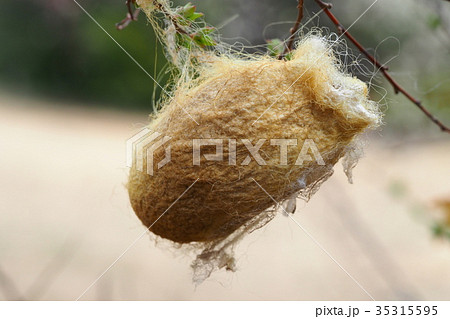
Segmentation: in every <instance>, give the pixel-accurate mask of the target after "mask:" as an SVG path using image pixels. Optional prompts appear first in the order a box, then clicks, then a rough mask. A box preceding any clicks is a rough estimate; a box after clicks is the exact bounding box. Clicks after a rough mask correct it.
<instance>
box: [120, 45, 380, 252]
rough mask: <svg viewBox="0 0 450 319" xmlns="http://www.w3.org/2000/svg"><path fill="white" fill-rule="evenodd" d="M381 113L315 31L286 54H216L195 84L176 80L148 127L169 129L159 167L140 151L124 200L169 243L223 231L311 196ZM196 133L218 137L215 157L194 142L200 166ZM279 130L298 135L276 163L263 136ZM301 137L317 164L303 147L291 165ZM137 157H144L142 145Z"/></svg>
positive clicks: (273, 136) (216, 236) (276, 152)
mask: <svg viewBox="0 0 450 319" xmlns="http://www.w3.org/2000/svg"><path fill="white" fill-rule="evenodd" d="M380 118H381V116H380V114H379V112H378V109H377V106H376V104H375V103H374V102H372V101H370V100H369V98H368V90H367V86H366V85H365V84H364V83H363V82H361V81H360V80H358V79H356V78H353V77H351V76H350V75H347V74H344V73H343V72H341V71H340V68H339V66H338V63H337V60H336V58H335V57H334V55H333V53H332V50H331V49H330V48H329V47H328V43H327V41H326V40H324V39H322V38H321V37H318V36H310V37H307V38H306V39H305V40H303V41H302V42H300V43H299V44H298V46H297V49H296V50H295V51H294V52H293V58H292V60H290V61H279V60H276V59H274V58H268V57H262V58H260V59H258V60H243V59H233V58H230V57H215V58H214V61H213V62H211V63H210V65H209V66H208V67H205V68H204V70H202V71H201V74H200V77H199V78H198V79H197V80H196V84H194V85H188V84H184V85H179V87H177V88H176V90H175V93H174V98H173V99H172V100H171V101H170V102H168V103H167V104H166V105H164V106H163V107H162V109H161V111H160V112H159V113H158V114H157V115H156V118H155V119H154V120H153V121H152V122H151V123H150V125H149V126H148V128H149V129H150V130H151V131H154V132H158V133H161V135H162V136H167V137H170V141H169V142H167V145H170V150H171V161H170V162H169V163H167V164H166V165H165V166H163V167H162V168H158V167H157V165H156V164H157V163H159V162H160V161H162V160H163V159H164V158H165V155H166V153H165V149H164V148H163V147H160V148H158V149H157V150H156V151H155V153H154V154H153V165H154V169H153V175H149V174H148V173H147V167H146V165H147V163H148V161H146V160H144V163H145V164H144V167H143V170H142V171H140V170H137V169H136V166H133V167H132V168H131V171H130V177H129V183H128V190H129V195H130V200H131V204H132V207H133V209H134V211H135V212H136V215H137V216H138V217H139V218H140V220H141V221H142V223H143V224H144V225H145V226H146V227H150V226H151V228H150V231H152V232H153V233H155V234H156V235H159V236H161V237H163V238H167V239H170V240H172V241H174V242H177V243H191V242H213V241H217V240H221V239H224V238H226V237H227V236H229V235H230V234H232V233H233V232H234V231H236V230H237V229H238V228H239V227H241V226H243V225H246V224H247V223H249V222H250V221H251V220H252V219H254V218H255V217H257V216H258V215H259V214H261V213H263V212H265V211H267V210H268V209H271V208H273V207H275V206H276V203H281V202H283V201H285V200H287V199H289V198H291V197H292V196H296V195H298V194H299V195H300V196H303V197H308V196H309V195H311V194H312V193H313V192H314V191H316V190H317V188H318V186H319V185H320V183H321V182H323V181H324V180H325V179H326V178H328V177H329V176H330V175H331V174H332V167H333V166H334V165H335V164H336V162H337V161H338V160H339V159H340V158H341V157H342V156H344V155H345V154H346V153H347V152H348V150H349V147H350V145H352V143H353V142H354V139H355V137H356V136H357V135H359V134H360V133H362V132H363V131H365V130H366V129H367V128H374V127H376V126H378V125H379V123H380ZM198 139H216V140H218V139H220V140H222V141H223V154H224V155H223V158H222V159H220V158H218V159H215V160H207V159H206V158H205V155H207V154H216V146H214V145H209V146H202V147H201V148H200V150H201V154H200V155H201V156H200V165H194V164H193V143H194V142H193V141H194V140H198ZM262 139H263V140H265V142H264V143H263V144H262V146H261V147H260V148H259V150H258V154H259V155H260V157H261V159H262V160H263V161H264V164H265V165H263V164H262V162H261V161H259V163H258V161H257V160H256V159H255V158H254V157H253V156H252V154H251V153H250V152H249V150H248V148H247V146H248V145H256V144H257V142H258V141H261V140H262ZM280 139H289V140H295V141H296V145H292V144H293V143H291V145H289V146H288V152H287V158H286V159H284V162H283V158H282V155H281V152H280V145H276V143H275V145H274V144H273V143H272V142H271V141H273V140H280ZM233 141H235V142H233ZM305 141H313V142H314V145H315V147H316V149H317V150H318V152H319V154H320V156H321V158H322V159H323V162H322V163H319V162H320V161H318V160H317V158H316V157H315V156H313V155H314V154H312V152H309V153H308V154H309V155H310V160H305V161H303V162H302V163H301V165H299V163H298V157H299V154H300V153H301V151H302V147H303V146H304V145H305ZM154 142H155V141H154ZM154 142H152V143H154ZM152 143H150V144H149V145H148V147H151V145H152ZM233 143H235V145H234V144H233ZM249 143H251V144H249ZM234 147H235V150H236V151H235V154H236V156H235V161H234V160H233V158H231V159H230V157H231V156H230V153H231V151H233V150H234ZM136 156H143V157H144V158H145V159H146V155H145V152H142V153H137V154H136ZM249 158H250V161H249ZM230 163H231V164H230ZM234 163H235V164H234ZM196 180H197V182H195V181H196ZM194 182H195V183H194ZM193 183H194V185H193V186H192V187H191V188H190V189H189V190H188V191H186V189H187V188H188V187H189V186H191V185H192V184H193ZM185 191H186V193H185V194H184V195H183V196H181V197H180V198H179V196H180V195H181V194H183V192H185ZM269 195H270V196H269ZM178 198H179V199H178ZM177 199H178V200H177ZM162 214H163V215H162ZM161 215H162V216H161Z"/></svg>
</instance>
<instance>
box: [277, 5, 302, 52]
mask: <svg viewBox="0 0 450 319" xmlns="http://www.w3.org/2000/svg"><path fill="white" fill-rule="evenodd" d="M297 2H298V4H297V9H298V15H297V20H296V21H295V24H294V26H293V27H292V28H291V30H290V33H291V35H290V37H289V42H288V44H287V45H286V46H285V48H284V51H283V53H282V54H280V55H279V56H278V60H282V59H283V58H284V57H285V56H286V54H287V53H289V52H291V51H292V48H293V46H294V41H295V33H296V32H297V30H298V28H299V27H300V22H301V21H302V19H303V0H297Z"/></svg>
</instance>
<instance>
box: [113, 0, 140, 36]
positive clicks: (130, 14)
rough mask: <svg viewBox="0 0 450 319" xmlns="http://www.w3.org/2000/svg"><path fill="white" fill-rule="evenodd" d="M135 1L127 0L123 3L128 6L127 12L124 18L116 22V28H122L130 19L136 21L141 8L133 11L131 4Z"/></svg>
mask: <svg viewBox="0 0 450 319" xmlns="http://www.w3.org/2000/svg"><path fill="white" fill-rule="evenodd" d="M135 3H136V0H127V2H126V3H125V4H126V6H127V8H128V13H127V16H126V17H125V19H123V20H122V21H120V22H119V23H116V28H117V30H123V29H125V28H126V27H127V26H128V25H129V24H130V23H131V22H132V21H137V18H138V16H139V13H140V12H141V9H136V10H134V11H133V8H132V6H133V4H135Z"/></svg>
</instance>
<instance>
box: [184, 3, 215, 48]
mask: <svg viewBox="0 0 450 319" xmlns="http://www.w3.org/2000/svg"><path fill="white" fill-rule="evenodd" d="M196 10H197V7H196V6H195V5H193V4H192V3H190V2H189V3H187V4H186V5H185V6H183V7H178V8H177V9H176V10H175V13H176V15H175V19H176V22H177V23H178V24H179V25H180V26H181V27H190V26H191V25H192V24H193V23H196V22H199V21H198V19H200V18H202V17H203V16H204V14H203V13H201V12H197V11H196ZM214 31H215V28H213V27H209V26H203V27H201V28H199V29H197V30H196V31H195V32H193V33H180V32H179V33H178V38H179V44H180V45H181V46H183V47H186V48H191V47H192V44H195V45H197V46H200V47H201V48H205V47H208V46H214V45H216V44H217V42H216V41H214V39H213V37H212V33H213V32H214Z"/></svg>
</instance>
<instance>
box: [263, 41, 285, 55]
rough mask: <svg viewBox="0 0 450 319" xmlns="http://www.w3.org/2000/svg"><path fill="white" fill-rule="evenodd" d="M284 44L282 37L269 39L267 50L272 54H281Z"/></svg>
mask: <svg viewBox="0 0 450 319" xmlns="http://www.w3.org/2000/svg"><path fill="white" fill-rule="evenodd" d="M283 49H284V45H283V41H281V40H280V39H271V40H268V41H267V51H268V52H269V55H270V56H279V55H280V54H281V53H283Z"/></svg>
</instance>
